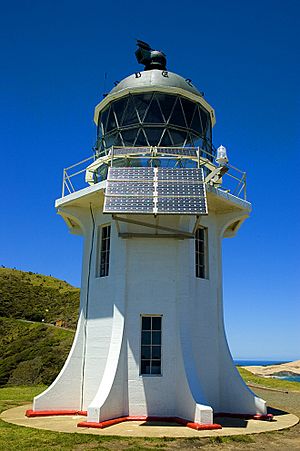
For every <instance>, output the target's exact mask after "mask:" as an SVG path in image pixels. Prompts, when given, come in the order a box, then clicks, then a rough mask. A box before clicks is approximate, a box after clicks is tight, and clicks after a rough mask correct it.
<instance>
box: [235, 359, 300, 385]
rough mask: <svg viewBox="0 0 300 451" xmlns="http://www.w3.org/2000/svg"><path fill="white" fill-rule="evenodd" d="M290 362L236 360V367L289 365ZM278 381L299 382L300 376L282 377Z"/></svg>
mask: <svg viewBox="0 0 300 451" xmlns="http://www.w3.org/2000/svg"><path fill="white" fill-rule="evenodd" d="M288 362H290V360H234V363H235V364H236V365H240V366H265V365H279V364H281V363H288ZM276 379H283V380H285V381H291V382H299V383H300V376H280V377H276Z"/></svg>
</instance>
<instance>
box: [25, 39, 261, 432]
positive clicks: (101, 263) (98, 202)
mask: <svg viewBox="0 0 300 451" xmlns="http://www.w3.org/2000/svg"><path fill="white" fill-rule="evenodd" d="M136 56H137V58H138V61H139V62H141V63H142V64H144V65H145V70H144V71H142V72H137V73H134V74H133V75H130V76H129V77H127V78H125V79H124V80H122V81H121V82H120V83H118V84H117V85H116V86H115V87H114V88H113V89H112V91H111V92H110V93H109V94H108V95H107V96H106V97H105V98H104V99H103V100H102V101H101V102H100V103H99V104H98V105H97V106H96V109H95V122H96V124H97V129H98V140H97V146H96V154H95V157H94V161H93V162H92V163H91V164H89V165H88V166H87V167H85V181H86V186H85V187H84V188H81V189H79V190H76V189H75V185H74V183H73V182H74V181H75V177H74V178H72V174H71V173H70V171H65V173H64V184H65V186H67V187H68V189H69V191H70V193H69V194H67V195H63V197H62V198H60V199H58V200H57V201H56V207H57V211H58V213H59V214H60V215H61V216H62V217H63V219H64V220H65V222H66V224H67V226H68V228H69V230H70V231H71V233H74V234H79V235H82V236H83V237H84V255H83V264H82V286H81V302H80V315H79V321H78V326H77V331H76V335H75V339H74V343H73V346H72V349H71V351H70V354H69V356H68V359H67V361H66V363H65V365H64V367H63V369H62V370H61V372H60V374H59V376H58V377H57V379H56V380H55V381H54V382H53V383H52V385H51V386H50V387H49V388H48V389H47V390H46V391H45V392H43V393H42V394H41V395H39V396H37V397H36V398H35V399H34V406H33V411H31V412H29V413H28V414H29V415H30V414H31V415H35V414H36V415H38V414H39V412H40V413H41V412H44V411H47V412H48V413H49V414H51V412H55V413H68V412H73V413H74V412H79V411H87V421H86V422H85V425H91V426H92V425H97V424H99V425H105V422H106V421H108V420H112V419H117V418H122V419H124V418H126V419H128V418H129V419H130V418H136V419H137V418H146V417H150V418H151V417H165V418H173V419H174V418H176V419H177V420H178V419H181V420H180V421H186V422H191V423H195V424H197V425H206V426H207V427H209V425H213V423H214V421H213V414H214V413H220V412H222V413H227V414H242V415H251V416H255V415H256V416H265V415H266V404H265V402H264V401H263V400H262V399H260V398H258V397H256V396H255V394H254V393H252V392H251V391H250V390H249V389H248V388H247V386H246V385H245V383H244V382H243V380H242V379H241V377H240V376H239V373H238V371H237V370H236V368H235V366H234V364H233V361H232V357H231V355H230V351H229V349H228V345H227V341H226V336H225V331H224V322H223V306H222V263H221V244H222V240H223V238H227V237H233V236H235V234H236V233H237V231H238V229H239V227H240V225H241V224H242V222H243V221H244V220H245V219H246V218H247V217H248V216H249V213H250V210H251V205H250V203H249V202H247V201H246V200H245V183H246V179H245V174H244V173H241V172H238V171H237V169H236V168H234V167H232V166H230V165H229V164H228V160H227V155H226V149H225V148H224V147H222V146H221V147H220V148H219V149H218V151H217V152H216V151H215V149H214V147H213V145H212V127H213V126H214V123H215V115H214V110H213V109H212V107H211V106H210V105H209V104H208V103H207V101H206V100H205V99H204V98H203V95H202V94H201V93H200V92H199V91H198V90H197V89H196V88H195V87H194V86H193V84H192V83H191V81H190V80H189V79H184V78H182V77H181V76H179V75H177V74H174V73H172V72H169V71H167V69H166V60H165V56H164V54H163V53H162V52H157V51H153V50H152V49H151V48H150V46H148V45H147V44H145V43H143V42H141V41H138V50H137V52H136ZM73 169H74V168H73ZM234 171H235V172H234ZM79 172H80V171H79V170H78V171H77V168H75V169H74V172H73V175H78V174H79ZM74 173H75V174H74ZM116 421H117V420H116ZM178 421H179V420H178ZM107 424H108V423H107Z"/></svg>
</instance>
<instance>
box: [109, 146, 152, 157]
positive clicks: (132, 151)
mask: <svg viewBox="0 0 300 451" xmlns="http://www.w3.org/2000/svg"><path fill="white" fill-rule="evenodd" d="M112 153H113V155H116V156H118V155H136V154H141V155H151V153H152V149H151V148H149V147H114V148H113V152H112Z"/></svg>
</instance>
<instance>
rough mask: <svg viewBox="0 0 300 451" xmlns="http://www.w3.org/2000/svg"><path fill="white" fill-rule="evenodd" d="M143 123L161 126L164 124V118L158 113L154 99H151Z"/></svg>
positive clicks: (158, 109) (157, 106) (158, 108)
mask: <svg viewBox="0 0 300 451" xmlns="http://www.w3.org/2000/svg"><path fill="white" fill-rule="evenodd" d="M144 123H145V124H147V123H153V124H162V123H164V118H163V116H162V113H161V111H160V107H159V105H158V103H157V100H156V99H155V98H153V99H152V101H151V103H150V106H149V108H148V111H147V113H146V116H145V119H144Z"/></svg>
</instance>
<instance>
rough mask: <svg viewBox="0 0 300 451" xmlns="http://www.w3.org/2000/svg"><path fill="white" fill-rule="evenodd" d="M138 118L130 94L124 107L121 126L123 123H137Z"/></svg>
mask: <svg viewBox="0 0 300 451" xmlns="http://www.w3.org/2000/svg"><path fill="white" fill-rule="evenodd" d="M138 123H139V119H138V116H137V113H136V109H135V105H134V102H133V99H132V96H129V99H128V103H127V106H126V109H125V111H124V116H123V120H122V126H124V125H133V124H138Z"/></svg>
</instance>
